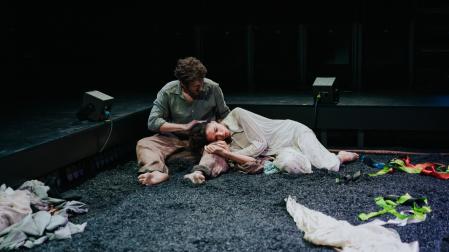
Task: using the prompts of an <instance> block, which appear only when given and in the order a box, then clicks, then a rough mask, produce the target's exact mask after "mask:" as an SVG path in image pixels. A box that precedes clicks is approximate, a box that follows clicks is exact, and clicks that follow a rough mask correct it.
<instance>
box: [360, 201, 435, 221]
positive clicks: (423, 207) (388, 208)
mask: <svg viewBox="0 0 449 252" xmlns="http://www.w3.org/2000/svg"><path fill="white" fill-rule="evenodd" d="M375 202H376V205H378V206H379V207H382V208H383V209H382V210H380V211H377V212H371V213H368V214H366V213H361V214H359V215H358V217H359V219H360V220H363V221H365V220H368V219H370V218H372V217H375V216H379V215H383V214H386V213H389V214H392V215H394V216H395V217H396V219H394V220H388V221H387V223H388V224H395V225H398V226H405V225H407V224H411V223H418V222H422V221H424V220H425V219H426V214H427V213H430V212H431V211H432V210H431V208H430V206H429V205H428V203H427V199H426V198H413V197H412V196H410V194H408V193H406V194H404V195H402V196H396V195H390V196H387V197H385V198H384V197H376V198H375ZM398 206H411V207H412V209H410V210H404V211H401V212H398V211H397V210H396V208H397V207H398Z"/></svg>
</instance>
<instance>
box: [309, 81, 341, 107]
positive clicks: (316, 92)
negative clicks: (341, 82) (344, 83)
mask: <svg viewBox="0 0 449 252" xmlns="http://www.w3.org/2000/svg"><path fill="white" fill-rule="evenodd" d="M335 80H336V78H335V77H317V78H316V79H315V81H314V82H313V87H312V91H313V100H314V101H315V102H316V101H318V103H325V104H336V103H338V100H339V94H338V89H337V88H336V87H335V82H336V81H335Z"/></svg>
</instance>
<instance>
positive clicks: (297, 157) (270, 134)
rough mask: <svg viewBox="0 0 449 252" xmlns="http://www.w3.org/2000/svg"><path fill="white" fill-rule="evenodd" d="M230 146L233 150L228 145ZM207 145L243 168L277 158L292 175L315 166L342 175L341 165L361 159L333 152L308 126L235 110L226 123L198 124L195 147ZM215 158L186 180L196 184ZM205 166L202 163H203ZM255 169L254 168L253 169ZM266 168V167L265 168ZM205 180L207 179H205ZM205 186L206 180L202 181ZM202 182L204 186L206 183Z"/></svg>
mask: <svg viewBox="0 0 449 252" xmlns="http://www.w3.org/2000/svg"><path fill="white" fill-rule="evenodd" d="M225 141H227V142H229V143H230V144H229V146H228V145H227V143H226V142H225ZM206 142H209V143H211V144H209V145H207V146H206V147H205V148H204V150H205V151H206V152H207V153H210V154H215V155H218V156H221V157H224V158H226V159H229V160H232V161H235V162H236V163H237V164H239V165H246V166H247V167H251V164H257V163H259V165H260V162H264V161H265V160H266V159H261V157H266V156H273V157H274V161H273V164H274V165H275V166H276V167H277V168H279V169H280V170H281V171H285V172H288V173H293V174H299V173H311V172H312V165H313V166H314V167H316V168H318V169H327V170H331V171H338V170H339V168H340V164H342V163H346V162H349V161H353V160H356V159H358V157H359V155H358V154H357V153H353V152H347V151H340V152H339V153H338V154H337V155H335V154H333V153H331V152H329V151H328V150H327V149H326V148H325V147H324V146H323V145H322V144H321V143H320V142H319V141H318V139H317V138H316V136H315V133H313V131H312V130H311V129H309V128H308V127H307V126H305V125H304V124H301V123H299V122H296V121H292V120H273V119H268V118H266V117H263V116H260V115H258V114H255V113H252V112H250V111H247V110H244V109H242V108H235V109H233V110H232V111H231V112H230V113H229V114H228V116H226V117H225V118H224V119H223V121H221V122H220V123H217V122H215V121H212V122H209V123H205V124H198V125H195V126H194V129H193V130H192V136H191V143H192V145H193V146H204V145H205V143H206ZM212 159H213V156H212V157H211V158H209V159H207V158H206V160H202V161H203V164H204V163H207V165H204V167H201V169H197V168H198V167H196V168H195V167H194V169H193V171H192V173H190V174H187V175H186V176H185V177H186V178H188V179H190V180H191V181H192V182H193V183H195V182H197V181H198V179H197V178H201V176H202V175H204V174H202V173H207V171H205V170H206V169H208V167H211V168H212V167H213V166H211V163H212V162H213V161H212ZM200 166H202V162H200ZM252 167H253V168H254V165H252ZM262 167H263V164H262ZM203 177H204V176H203ZM202 182H204V180H203V181H202ZM202 182H201V183H202Z"/></svg>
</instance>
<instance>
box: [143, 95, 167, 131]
mask: <svg viewBox="0 0 449 252" xmlns="http://www.w3.org/2000/svg"><path fill="white" fill-rule="evenodd" d="M168 104H169V102H168V95H167V93H166V92H165V90H161V91H159V93H158V94H157V97H156V100H154V102H153V107H152V108H151V113H150V116H149V117H148V129H149V130H151V131H159V128H160V127H161V126H162V124H164V123H166V122H167V121H166V120H167V119H168V117H169V114H170V110H169V106H168Z"/></svg>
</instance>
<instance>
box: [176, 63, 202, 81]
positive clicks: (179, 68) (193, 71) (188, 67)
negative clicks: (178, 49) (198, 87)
mask: <svg viewBox="0 0 449 252" xmlns="http://www.w3.org/2000/svg"><path fill="white" fill-rule="evenodd" d="M206 74H207V69H206V67H205V66H204V65H203V63H201V61H200V60H199V59H197V58H195V57H187V58H184V59H179V60H178V63H177V64H176V68H175V76H176V78H177V79H178V80H179V81H181V82H182V84H184V85H190V83H192V82H193V81H197V80H203V79H204V77H205V76H206Z"/></svg>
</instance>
